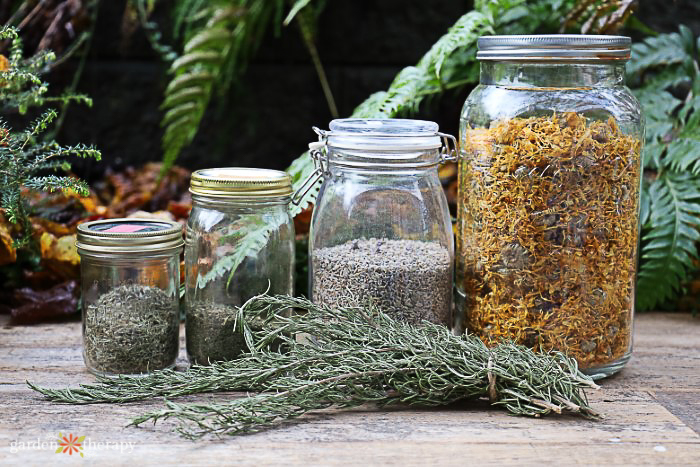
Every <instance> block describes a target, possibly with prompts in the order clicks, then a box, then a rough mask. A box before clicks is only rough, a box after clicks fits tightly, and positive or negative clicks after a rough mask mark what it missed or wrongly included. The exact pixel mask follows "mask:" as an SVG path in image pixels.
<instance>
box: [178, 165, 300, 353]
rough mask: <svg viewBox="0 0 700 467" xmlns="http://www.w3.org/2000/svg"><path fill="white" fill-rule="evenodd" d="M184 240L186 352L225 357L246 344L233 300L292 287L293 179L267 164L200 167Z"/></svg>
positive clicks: (288, 291)
mask: <svg viewBox="0 0 700 467" xmlns="http://www.w3.org/2000/svg"><path fill="white" fill-rule="evenodd" d="M190 192H191V193H192V212H191V213H190V218H189V221H188V222H187V233H186V240H185V284H186V286H185V310H186V326H185V336H186V340H187V355H188V357H189V360H190V362H191V363H195V364H199V365H207V364H209V363H210V362H215V361H224V360H230V359H233V358H235V357H236V356H238V355H239V354H240V353H242V352H244V351H245V350H247V347H246V345H245V341H244V339H243V335H242V333H241V332H240V330H239V329H236V328H235V323H236V309H235V307H236V306H240V305H243V304H244V303H245V302H246V301H247V300H248V299H249V298H251V297H253V296H255V295H259V294H262V293H265V292H266V291H268V292H269V293H271V294H288V295H291V294H292V293H293V285H294V280H293V276H294V224H293V223H292V218H291V216H290V214H289V209H288V208H289V202H290V199H291V194H292V183H291V178H290V177H289V175H287V174H286V173H284V172H280V171H277V170H265V169H247V168H224V169H205V170H198V171H196V172H195V173H193V174H192V181H191V185H190Z"/></svg>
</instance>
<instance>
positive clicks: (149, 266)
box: [76, 219, 183, 376]
mask: <svg viewBox="0 0 700 467" xmlns="http://www.w3.org/2000/svg"><path fill="white" fill-rule="evenodd" d="M182 244H183V241H182V226H180V224H178V223H175V222H168V221H160V220H153V219H109V220H100V221H94V222H87V223H85V224H81V225H79V226H78V238H77V242H76V246H77V249H78V253H79V254H80V278H81V282H82V298H81V304H82V312H83V359H84V360H85V365H86V366H87V368H88V370H90V371H91V372H92V373H95V374H97V375H102V376H113V375H118V374H140V373H147V372H149V371H153V370H161V369H164V368H171V367H173V366H174V365H175V359H176V358H177V353H178V345H179V331H180V311H179V298H180V295H179V290H180V252H181V251H182Z"/></svg>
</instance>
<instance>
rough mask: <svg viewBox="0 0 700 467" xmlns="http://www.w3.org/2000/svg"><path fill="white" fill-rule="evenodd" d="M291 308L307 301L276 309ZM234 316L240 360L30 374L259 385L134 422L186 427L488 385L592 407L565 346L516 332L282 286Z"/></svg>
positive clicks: (83, 393) (90, 398) (124, 387)
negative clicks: (463, 325)
mask: <svg viewBox="0 0 700 467" xmlns="http://www.w3.org/2000/svg"><path fill="white" fill-rule="evenodd" d="M288 308H297V309H301V310H303V313H299V314H295V315H293V316H283V315H280V314H279V312H280V311H281V310H285V309H288ZM237 318H238V320H239V321H238V323H237V325H238V326H241V328H240V329H242V331H243V334H244V336H245V339H246V342H247V344H248V346H249V352H248V353H246V354H244V355H242V356H241V357H240V358H239V359H236V360H232V361H228V362H221V363H214V364H212V365H211V366H193V367H192V368H190V369H189V370H188V371H185V372H176V371H173V370H163V371H157V372H154V373H152V374H149V375H146V376H142V377H133V376H120V377H117V378H98V380H99V381H98V383H96V384H89V385H81V386H80V388H74V389H58V390H56V389H47V388H40V387H37V386H35V385H33V384H31V383H28V384H29V386H30V387H31V388H32V389H34V390H36V391H39V392H40V393H42V394H43V395H44V396H46V397H47V398H48V399H50V400H53V401H57V402H65V403H72V404H90V403H103V402H117V403H118V402H127V401H135V400H140V399H146V398H152V397H157V396H164V397H166V398H173V397H178V396H183V395H187V394H195V393H203V392H216V391H233V390H240V389H249V390H255V391H261V393H260V394H258V395H251V396H248V397H243V398H241V399H236V400H233V401H230V402H225V403H219V404H177V403H174V402H171V401H166V407H165V408H163V409H162V410H157V411H153V412H149V413H146V414H144V415H142V416H139V417H137V418H135V419H133V420H132V422H131V423H132V424H133V425H139V424H142V423H144V422H147V421H153V422H154V423H155V422H156V421H157V420H159V419H167V418H174V419H177V420H178V421H180V422H181V425H180V427H179V429H178V431H180V432H181V433H182V434H184V435H185V436H187V437H190V438H197V437H200V436H202V435H205V434H217V435H223V434H227V435H235V434H240V433H246V432H253V431H259V430H261V429H264V428H266V427H269V426H272V425H275V424H277V423H279V422H280V421H284V420H289V419H292V418H295V417H298V416H300V415H302V414H304V413H307V412H309V411H313V410H319V409H324V408H328V407H354V406H359V405H362V404H365V403H374V404H377V405H378V406H385V405H389V404H397V403H405V404H410V405H422V406H438V405H446V404H450V403H452V402H455V401H458V400H461V399H468V398H478V397H488V398H489V399H490V401H491V403H492V404H494V405H498V406H502V407H504V408H505V409H507V410H508V411H509V412H511V413H513V414H517V415H530V416H541V415H545V414H549V413H552V412H555V413H563V412H571V413H577V414H581V415H583V416H586V417H596V416H597V414H596V412H595V411H594V410H593V409H592V408H591V407H590V406H589V404H588V401H587V399H586V396H585V393H584V388H598V386H597V385H596V384H595V383H594V382H593V381H592V380H591V379H590V378H589V377H587V376H585V375H583V374H582V373H580V372H579V370H578V366H577V364H576V361H575V360H573V359H570V358H568V357H566V356H565V355H563V354H561V353H557V352H554V353H549V354H536V353H534V352H532V351H531V350H530V349H527V348H525V347H523V346H518V345H515V344H512V343H502V344H499V345H497V346H495V347H492V348H488V347H486V346H485V345H484V344H483V343H482V342H481V340H479V338H478V337H476V336H472V335H460V336H456V335H454V334H452V333H451V332H450V330H449V329H447V328H446V327H444V326H441V325H438V324H433V323H429V322H424V323H422V324H421V325H420V326H416V325H411V324H408V323H405V322H401V321H398V320H396V319H394V318H392V317H390V316H388V315H386V314H384V313H381V312H379V311H377V310H368V309H362V308H329V307H323V306H317V305H315V304H313V303H311V302H310V301H308V300H306V299H302V298H292V297H288V296H269V295H260V296H257V297H254V298H252V299H250V300H249V301H248V302H247V303H246V304H245V305H244V306H243V307H241V308H240V309H239V310H238V317H237ZM261 318H263V323H264V324H263V326H262V329H261V330H259V331H252V330H251V328H250V327H249V326H248V325H247V323H248V322H251V321H252V320H257V319H261ZM257 322H258V321H256V324H257ZM299 333H301V334H306V335H311V336H313V338H311V339H307V340H305V341H303V342H302V341H299V342H297V340H296V339H295V338H294V337H293V336H294V335H295V334H299ZM280 340H281V341H282V342H283V345H282V346H281V347H279V346H278V345H276V343H278V342H279V341H280Z"/></svg>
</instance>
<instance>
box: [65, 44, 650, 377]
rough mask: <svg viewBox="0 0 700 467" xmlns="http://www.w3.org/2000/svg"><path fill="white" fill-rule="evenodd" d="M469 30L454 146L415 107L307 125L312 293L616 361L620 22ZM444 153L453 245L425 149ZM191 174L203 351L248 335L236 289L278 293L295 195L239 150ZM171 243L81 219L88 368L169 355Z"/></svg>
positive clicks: (624, 322) (439, 159)
mask: <svg viewBox="0 0 700 467" xmlns="http://www.w3.org/2000/svg"><path fill="white" fill-rule="evenodd" d="M478 45H479V52H478V54H477V57H478V59H479V60H480V61H481V80H480V84H479V86H477V87H476V88H475V89H474V90H473V91H472V93H471V94H470V96H469V98H468V99H467V101H466V103H465V105H464V108H463V112H462V116H461V120H460V138H459V142H460V144H459V147H458V144H457V141H456V140H455V138H453V137H451V136H450V135H446V134H443V133H440V132H439V131H438V125H437V124H436V123H434V122H429V121H420V120H407V119H384V120H380V119H339V120H333V121H332V122H331V123H330V129H329V130H328V131H326V130H320V129H317V128H314V130H315V131H316V133H317V134H318V137H319V141H318V142H315V143H312V144H311V145H310V148H311V152H310V154H311V157H312V159H313V161H314V164H315V170H314V172H313V173H312V174H311V176H310V177H309V178H308V179H307V180H306V181H305V182H304V183H302V184H301V188H299V192H298V193H297V194H299V193H302V192H304V191H305V190H308V189H309V188H310V187H313V186H315V185H316V183H317V182H318V180H319V179H322V181H323V183H322V184H321V188H320V191H319V194H318V197H317V201H316V203H315V204H316V205H315V208H314V211H313V217H312V221H311V230H310V236H309V247H308V248H309V271H310V272H309V295H310V297H311V300H312V301H313V302H314V303H316V304H317V305H322V306H326V307H332V308H338V307H340V308H347V307H357V306H360V307H371V308H374V309H377V310H380V311H383V312H385V313H387V314H389V315H391V316H393V317H395V318H398V319H400V320H402V321H404V322H406V323H409V324H412V325H420V323H421V322H424V321H429V322H433V323H439V324H443V325H446V326H448V327H452V328H453V329H454V330H455V331H457V332H462V331H464V328H467V329H468V330H469V332H472V333H475V334H477V335H478V336H479V337H480V338H481V339H482V340H483V341H484V342H485V343H486V344H487V345H492V344H496V343H498V342H499V341H502V340H512V341H515V342H516V343H518V344H522V345H525V346H527V347H530V348H532V349H534V350H542V351H549V350H559V351H562V352H564V353H566V354H568V355H569V356H571V357H574V358H576V360H577V361H578V364H579V365H580V367H581V368H582V369H584V370H585V371H586V372H588V373H589V374H592V375H597V376H607V375H610V374H613V373H615V372H617V371H619V370H620V369H621V368H622V367H623V366H624V365H625V363H626V362H627V361H628V359H629V357H630V354H631V349H632V322H633V314H634V292H635V280H636V263H637V249H638V242H639V231H638V229H639V226H638V220H639V205H640V200H639V197H640V195H639V193H640V184H641V173H642V172H641V157H640V153H641V144H642V137H643V124H642V116H641V111H640V107H639V104H638V102H637V101H636V100H635V99H634V97H633V96H632V95H631V93H630V91H629V90H628V89H627V88H626V87H625V85H624V63H625V61H626V60H627V59H628V58H629V52H630V41H629V38H625V37H618V36H570V35H552V36H490V37H482V38H480V39H479V43H478ZM457 159H459V193H458V218H457V224H456V229H455V230H456V234H457V235H456V238H457V244H456V259H455V252H454V249H455V245H454V240H453V238H454V235H453V227H452V223H451V219H450V214H449V210H448V206H447V200H446V197H445V194H444V191H443V189H442V186H441V183H440V180H439V178H438V166H439V164H441V163H444V162H447V161H455V160H457ZM190 192H191V193H192V211H191V213H190V216H189V220H188V222H187V226H186V235H185V237H186V240H185V242H184V244H185V249H184V258H185V262H184V264H185V271H184V272H185V287H184V290H185V293H184V296H185V300H184V306H185V316H186V324H185V332H186V343H187V355H188V358H189V360H190V363H192V364H198V365H208V364H211V363H214V362H218V361H226V360H231V359H235V358H236V357H237V356H238V355H240V354H241V353H243V352H245V351H246V349H247V348H246V344H245V340H244V338H243V336H242V334H241V332H240V330H239V329H237V327H236V317H237V309H238V308H237V307H239V306H241V305H242V304H243V303H245V302H246V301H247V300H248V299H249V298H251V297H253V296H255V295H259V294H262V293H264V292H268V293H271V294H284V295H291V294H292V293H293V284H294V258H295V255H294V248H295V246H294V245H295V232H294V224H293V221H292V218H291V215H290V209H289V207H290V206H289V205H290V203H291V202H294V201H293V198H294V196H293V190H292V181H291V178H290V177H289V175H287V174H286V173H284V172H279V171H274V170H266V169H249V168H221V169H204V170H199V171H197V172H195V173H193V175H192V180H191V185H190ZM182 244H183V241H182V229H181V227H180V226H179V225H178V224H174V223H169V222H164V221H154V220H145V219H113V220H105V221H95V222H88V223H86V224H82V225H80V226H79V229H78V241H77V244H76V245H77V248H78V252H79V253H80V255H81V260H82V261H81V273H82V309H83V336H84V341H83V342H84V358H85V363H86V365H87V367H88V369H89V370H90V371H92V372H93V373H96V374H99V375H107V376H109V375H117V374H139V373H146V372H149V371H152V370H156V369H162V368H169V367H172V366H173V365H174V362H175V359H176V357H177V353H178V342H179V341H178V329H179V311H178V307H179V285H180V284H179V264H180V252H181V249H182V248H181V247H182ZM455 265H456V278H455V280H454V281H453V273H454V271H453V268H454V267H455ZM453 286H455V292H456V295H455V297H456V303H455V304H454V305H455V307H454V311H453V301H452V294H453ZM329 326H332V323H329Z"/></svg>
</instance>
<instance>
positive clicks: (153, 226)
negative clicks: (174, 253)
mask: <svg viewBox="0 0 700 467" xmlns="http://www.w3.org/2000/svg"><path fill="white" fill-rule="evenodd" d="M183 244H184V240H183V238H182V226H181V225H180V224H179V223H177V222H173V221H167V220H161V219H145V218H117V219H101V220H97V221H91V222H85V223H83V224H80V225H79V226H78V234H77V239H76V242H75V246H76V248H77V249H78V253H80V254H85V253H88V254H89V253H114V254H130V253H134V254H152V253H158V252H165V251H168V250H179V249H180V247H182V245H183Z"/></svg>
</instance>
